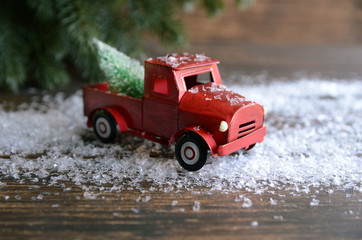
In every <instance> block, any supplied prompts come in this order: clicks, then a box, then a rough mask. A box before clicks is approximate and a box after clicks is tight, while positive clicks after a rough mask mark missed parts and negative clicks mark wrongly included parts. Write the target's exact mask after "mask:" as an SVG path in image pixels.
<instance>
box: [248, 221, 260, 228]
mask: <svg viewBox="0 0 362 240" xmlns="http://www.w3.org/2000/svg"><path fill="white" fill-rule="evenodd" d="M250 225H251V226H252V227H257V226H259V223H258V221H252V222H251V223H250Z"/></svg>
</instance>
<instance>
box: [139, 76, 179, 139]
mask: <svg viewBox="0 0 362 240" xmlns="http://www.w3.org/2000/svg"><path fill="white" fill-rule="evenodd" d="M151 76H152V77H151ZM151 76H149V78H148V79H147V80H146V81H147V83H145V96H144V100H143V129H144V130H145V132H146V133H147V134H151V135H154V136H158V137H160V138H162V139H169V138H170V137H171V136H172V134H173V133H175V132H176V130H177V124H178V123H177V119H178V99H177V93H176V85H175V81H174V79H173V78H172V77H171V76H170V75H169V74H159V73H158V74H152V75H151Z"/></svg>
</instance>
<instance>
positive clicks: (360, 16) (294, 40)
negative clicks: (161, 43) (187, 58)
mask: <svg viewBox="0 0 362 240" xmlns="http://www.w3.org/2000/svg"><path fill="white" fill-rule="evenodd" d="M226 3H227V6H226V8H225V11H224V13H223V14H221V15H220V16H219V17H217V18H214V19H211V20H210V19H209V18H207V17H206V14H205V12H204V11H200V10H198V9H193V11H191V12H188V13H183V18H184V21H185V25H186V29H187V31H188V32H189V35H190V46H189V47H188V48H187V49H186V50H187V51H189V52H193V53H205V54H206V55H208V56H212V57H214V58H218V59H219V60H221V71H222V72H223V73H224V74H225V73H226V74H227V73H230V72H235V71H237V72H239V71H240V72H242V73H245V74H259V73H261V72H262V71H266V72H267V73H268V75H269V76H272V77H281V76H282V77H289V78H290V77H293V76H295V75H296V74H297V75H299V76H300V75H319V76H321V77H327V78H333V77H337V78H356V77H358V76H361V75H362V68H361V62H362V28H361V26H362V1H361V0H342V1H341V0H317V1H315V0H303V1H298V0H256V1H255V4H254V5H252V6H251V7H250V8H248V9H246V10H241V9H239V8H237V7H236V5H235V2H234V1H233V0H228V1H226ZM152 47H153V49H155V46H152ZM156 49H157V48H156ZM154 51H155V53H154V54H157V53H163V52H162V51H160V50H159V49H158V50H154ZM157 51H158V52H157ZM156 52H157V53H156Z"/></svg>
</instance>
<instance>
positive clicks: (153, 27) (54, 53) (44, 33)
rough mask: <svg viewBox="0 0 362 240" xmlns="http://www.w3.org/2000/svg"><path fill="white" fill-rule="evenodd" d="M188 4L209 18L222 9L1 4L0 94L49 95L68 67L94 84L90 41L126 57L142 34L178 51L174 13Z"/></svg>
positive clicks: (67, 1)
mask: <svg viewBox="0 0 362 240" xmlns="http://www.w3.org/2000/svg"><path fill="white" fill-rule="evenodd" d="M235 1H236V2H240V1H242V2H243V1H250V0H235ZM189 3H192V4H200V5H201V6H203V8H204V9H205V10H206V12H207V13H208V15H210V16H211V15H215V14H217V13H219V12H220V11H221V10H222V9H223V6H224V3H223V0H177V1H176V0H106V1H104V0H92V1H89V0H16V1H14V0H1V1H0V88H5V89H10V90H13V91H16V90H17V89H18V88H19V87H21V86H24V85H25V84H28V85H33V86H38V87H42V88H47V89H54V88H56V87H58V86H60V85H65V84H66V83H68V81H69V79H70V77H69V71H68V70H69V67H72V68H74V67H75V68H76V69H78V71H80V72H81V73H82V77H83V78H86V79H91V80H92V79H93V80H97V81H99V79H101V71H100V69H99V66H98V63H97V56H96V51H95V49H94V45H93V44H92V39H93V38H98V39H100V40H102V41H105V42H107V43H109V44H111V45H112V46H115V47H116V48H117V49H120V50H121V51H122V52H125V53H127V54H131V55H135V54H137V53H138V51H139V50H140V48H141V47H142V41H141V39H142V37H144V36H145V34H146V33H148V34H151V35H154V36H157V37H158V38H159V39H160V41H161V42H162V43H163V44H171V45H172V46H182V44H183V43H184V42H185V32H184V30H183V27H182V23H181V21H180V19H178V17H177V13H178V12H179V9H182V7H183V6H184V5H185V4H189Z"/></svg>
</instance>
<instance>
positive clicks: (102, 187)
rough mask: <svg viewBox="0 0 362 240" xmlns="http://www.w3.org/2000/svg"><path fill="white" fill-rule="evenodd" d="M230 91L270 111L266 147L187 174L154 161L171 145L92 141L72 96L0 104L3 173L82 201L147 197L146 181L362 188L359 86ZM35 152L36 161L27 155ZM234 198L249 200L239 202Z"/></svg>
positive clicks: (318, 83) (188, 185) (297, 190)
mask: <svg viewBox="0 0 362 240" xmlns="http://www.w3.org/2000/svg"><path fill="white" fill-rule="evenodd" d="M232 89H233V90H235V91H237V92H239V93H240V94H242V95H243V96H246V97H247V98H249V99H253V100H255V101H256V102H258V103H260V104H262V105H264V106H266V107H267V108H268V112H269V113H268V115H267V117H266V125H267V127H268V133H267V136H266V138H265V141H264V142H263V143H261V144H257V146H256V147H255V148H254V149H253V150H251V151H250V152H243V151H239V152H237V153H236V154H231V155H229V156H225V157H219V158H217V159H213V158H212V157H209V159H208V162H207V164H206V165H205V166H204V167H203V168H202V169H201V170H200V171H198V172H186V171H184V170H183V169H182V168H181V167H180V166H179V165H178V163H177V161H176V160H175V158H173V159H170V158H167V157H165V158H162V156H163V155H162V154H161V157H158V158H155V157H150V153H151V152H162V151H166V152H167V153H168V155H171V154H172V153H173V148H169V149H167V148H166V149H164V148H162V147H161V146H160V145H158V144H155V143H152V142H150V141H147V140H143V139H140V138H137V137H133V136H130V135H126V134H122V135H121V136H122V139H121V140H120V141H119V143H118V144H113V145H105V144H103V143H101V142H100V141H98V140H97V139H96V138H95V136H94V134H93V132H92V130H91V129H87V128H86V118H85V117H84V116H83V106H82V96H81V93H80V92H78V93H76V94H75V95H73V96H71V97H69V98H66V99H65V98H64V97H63V95H61V94H59V95H57V96H55V97H45V98H44V103H42V104H36V103H31V104H24V105H22V106H19V108H18V109H17V110H14V111H5V110H4V108H3V107H2V106H1V105H0V136H1V138H0V174H1V175H2V176H4V177H13V178H15V179H19V181H20V182H21V181H23V180H24V179H29V180H31V181H34V182H39V181H40V182H43V183H44V184H49V185H61V184H62V183H63V181H72V182H74V183H75V184H76V185H79V187H81V188H83V189H84V196H85V197H87V198H96V197H97V194H98V193H99V192H102V191H114V192H121V191H122V190H124V189H130V188H132V189H139V190H140V191H144V189H143V187H142V186H144V184H142V183H144V182H148V183H150V186H151V187H150V188H149V189H147V191H166V192H168V191H177V190H178V189H186V190H189V191H192V190H193V188H194V187H195V186H203V187H206V188H208V189H209V190H210V191H211V192H212V191H213V190H221V191H225V192H228V191H234V190H238V189H246V190H247V191H250V192H253V193H263V192H265V191H269V190H270V189H271V188H284V189H286V190H289V191H290V192H292V193H293V194H301V193H308V192H309V191H311V190H310V187H320V188H322V187H323V188H324V189H325V190H328V187H331V186H332V185H333V186H338V187H339V188H341V189H347V188H353V189H355V190H356V191H359V192H361V191H362V189H361V186H360V183H361V182H362V170H361V166H362V160H361V159H362V138H361V136H362V130H361V129H362V121H361V119H362V92H361V89H362V81H357V80H356V81H350V82H344V81H330V80H328V81H327V80H320V79H301V80H300V81H297V82H292V83H287V82H274V83H271V84H269V85H262V84H258V85H252V86H250V85H246V86H233V87H232ZM34 154H40V156H35V157H33V158H31V157H29V155H32V156H34ZM164 155H165V154H164ZM26 157H27V159H26ZM29 158H30V160H29ZM64 188H66V187H64ZM94 191H95V192H94ZM332 192H333V191H332ZM149 200H150V199H148V198H144V199H140V201H149ZM240 201H242V203H243V204H245V207H249V206H251V204H252V203H251V201H249V200H248V199H247V198H245V197H243V198H240ZM271 201H272V199H271ZM175 205H176V204H175ZM315 205H318V202H317V200H313V201H312V202H311V206H315ZM198 208H199V205H198V204H196V203H195V210H197V209H198Z"/></svg>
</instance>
